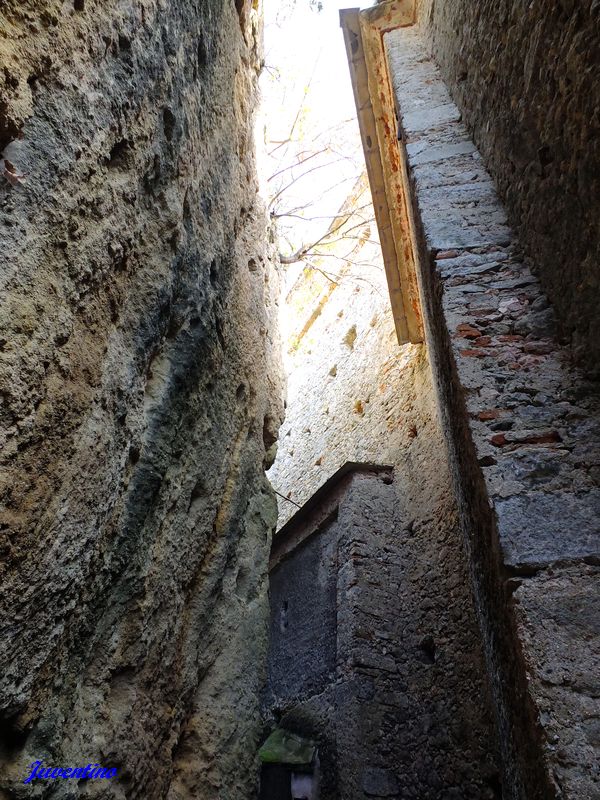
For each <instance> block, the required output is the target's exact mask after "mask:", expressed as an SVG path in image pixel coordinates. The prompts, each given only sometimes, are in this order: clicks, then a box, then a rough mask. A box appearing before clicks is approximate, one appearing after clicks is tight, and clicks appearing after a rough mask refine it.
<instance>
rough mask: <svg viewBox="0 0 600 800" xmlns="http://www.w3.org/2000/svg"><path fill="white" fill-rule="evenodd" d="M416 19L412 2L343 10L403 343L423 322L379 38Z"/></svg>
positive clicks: (419, 336) (415, 338)
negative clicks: (365, 9)
mask: <svg viewBox="0 0 600 800" xmlns="http://www.w3.org/2000/svg"><path fill="white" fill-rule="evenodd" d="M413 21H414V4H413V2H412V0H398V1H397V2H392V3H385V4H382V5H381V6H375V7H374V8H373V9H369V10H368V11H366V12H362V13H361V12H360V10H359V9H358V8H352V9H344V10H342V11H340V24H341V26H342V29H343V32H344V41H345V43H346V53H347V56H348V65H349V68H350V78H351V81H352V89H353V92H354V100H355V103H356V111H357V117H358V124H359V128H360V134H361V139H362V144H363V151H364V154H365V162H366V167H367V175H368V177H369V183H370V186H371V194H372V197H373V207H374V211H375V219H376V221H377V228H378V230H379V239H380V242H381V250H382V254H383V261H384V266H385V272H386V277H387V282H388V289H389V293H390V302H391V306H392V313H393V316H394V322H395V326H396V334H397V336H398V341H399V342H400V344H405V343H407V342H422V341H423V326H422V321H421V313H420V303H419V293H418V288H417V282H416V275H415V259H414V256H413V252H414V248H413V241H412V236H411V230H410V222H409V219H408V212H407V204H406V199H405V192H404V188H403V185H402V178H401V175H402V173H401V170H400V161H399V155H398V145H397V141H396V125H395V119H394V106H393V101H392V94H391V89H390V86H389V81H388V78H387V70H386V64H385V55H384V51H383V44H382V40H381V37H382V35H383V33H384V32H385V30H389V29H390V28H394V27H398V25H402V24H404V25H408V24H412V23H413ZM365 45H366V47H365ZM367 48H368V51H367ZM390 114H391V119H390ZM382 154H383V157H382ZM396 172H397V175H396V174H395V173H396Z"/></svg>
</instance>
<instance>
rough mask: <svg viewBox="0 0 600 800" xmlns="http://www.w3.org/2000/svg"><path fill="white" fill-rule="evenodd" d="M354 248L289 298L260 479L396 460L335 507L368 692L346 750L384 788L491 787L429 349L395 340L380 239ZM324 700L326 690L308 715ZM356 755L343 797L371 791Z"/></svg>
mask: <svg viewBox="0 0 600 800" xmlns="http://www.w3.org/2000/svg"><path fill="white" fill-rule="evenodd" d="M353 261H354V264H352V265H348V266H347V271H345V272H343V277H342V278H341V279H340V281H339V284H338V285H336V286H333V287H332V285H331V284H330V283H329V282H328V281H327V280H326V279H325V278H323V277H322V276H319V275H318V274H317V275H315V274H314V273H313V274H310V273H308V274H305V275H303V276H302V278H301V279H300V280H299V281H298V283H297V284H296V285H295V287H294V288H293V289H292V291H291V292H290V294H289V296H288V297H287V300H286V305H285V316H286V317H287V319H288V320H293V321H294V324H292V325H291V330H290V332H289V339H288V345H289V346H290V349H291V352H290V355H289V361H290V371H289V379H288V397H287V411H286V419H285V421H284V423H283V426H282V428H281V432H280V440H279V451H278V454H277V459H276V461H275V464H274V466H273V468H272V469H271V470H270V473H269V477H270V479H271V480H272V482H273V485H274V487H275V489H277V490H278V491H279V492H280V493H281V494H283V495H285V496H289V497H290V498H291V499H293V500H294V501H295V502H296V503H299V504H303V503H304V502H305V501H306V500H308V499H309V497H311V496H312V495H313V494H314V493H315V492H316V490H317V489H318V488H319V487H320V486H321V485H322V484H323V483H324V482H325V481H326V480H327V479H328V478H330V477H331V476H332V475H333V474H334V473H335V472H336V471H337V470H338V469H339V468H340V467H341V466H342V465H343V464H344V463H345V462H346V461H357V462H372V463H376V464H389V465H390V466H393V467H394V482H393V484H392V486H391V487H390V486H387V487H384V489H385V493H386V497H385V503H384V502H383V500H384V498H383V497H379V495H372V496H371V497H361V499H360V502H358V501H357V504H358V505H357V508H356V509H355V510H354V511H352V509H351V508H349V509H348V511H347V513H346V514H345V515H342V514H341V515H340V520H341V521H340V525H341V526H342V530H343V531H346V532H349V533H348V553H347V554H345V555H344V556H343V557H342V559H343V561H346V560H349V559H353V560H354V562H355V563H354V564H353V568H356V577H355V582H354V584H353V588H352V592H353V593H355V594H357V604H356V608H355V610H354V612H353V613H355V614H356V623H355V624H354V625H353V626H352V630H353V631H354V630H355V629H360V631H362V633H361V632H360V631H359V633H358V634H357V638H355V639H354V641H353V643H352V647H353V648H354V650H353V652H355V653H357V652H359V651H360V652H361V656H362V657H363V658H364V659H370V661H369V663H370V668H369V667H367V668H366V672H367V673H368V672H369V669H370V670H371V672H370V674H369V675H365V676H363V679H364V683H365V684H369V685H367V686H366V688H365V689H364V691H366V693H367V694H364V693H362V694H360V695H356V696H355V698H354V700H353V702H354V703H355V705H352V703H350V704H347V706H346V707H347V708H350V707H352V714H351V715H350V716H349V717H348V720H347V725H346V727H347V731H346V732H345V733H344V736H345V737H346V738H345V744H344V745H343V747H342V748H341V749H342V750H343V751H344V753H346V754H352V753H354V752H356V753H358V752H362V750H361V749H360V748H362V746H363V743H365V742H368V747H369V748H370V752H371V753H373V752H377V753H378V756H379V763H373V762H371V763H370V766H371V767H373V769H374V772H373V774H372V777H373V780H374V781H376V780H377V777H378V776H379V777H381V780H382V781H383V780H384V778H383V777H382V776H381V775H379V773H378V772H377V770H378V769H379V768H382V767H383V765H384V764H387V768H388V769H390V770H391V773H392V775H393V777H394V781H395V782H394V783H393V790H392V791H390V792H389V794H388V795H387V796H390V797H399V796H402V797H406V798H415V800H417V798H418V800H425V799H426V798H428V799H430V800H433V799H434V798H442V797H448V798H450V797H456V798H459V797H460V798H463V797H464V798H467V797H469V798H473V800H475V799H477V800H480V799H481V798H490V799H491V798H494V797H496V796H498V795H497V792H499V784H498V772H497V768H496V766H495V745H494V736H493V730H492V724H491V719H490V713H489V711H488V709H489V706H488V694H487V688H486V684H485V677H484V669H483V662H482V651H481V643H480V639H479V633H478V629H477V623H476V617H475V611H474V607H473V600H472V596H471V593H470V590H469V580H468V572H467V566H466V560H465V557H464V553H463V549H462V540H461V536H460V532H459V528H458V523H457V519H456V508H455V505H454V501H453V497H452V491H451V487H450V477H449V473H448V467H447V459H446V452H445V448H444V443H443V440H442V438H441V431H440V428H439V424H438V418H437V413H436V407H435V393H434V389H433V386H432V382H431V372H430V369H429V364H428V361H427V357H426V352H425V349H424V348H423V347H422V346H414V345H407V346H405V347H402V348H401V347H399V345H398V343H397V339H396V335H395V331H394V322H393V319H392V316H391V312H390V307H389V297H388V293H387V287H386V284H385V276H384V272H383V267H382V264H381V254H380V251H379V252H378V248H377V245H376V243H375V244H369V243H367V244H365V246H364V248H363V250H362V251H361V252H360V253H359V254H357V255H355V256H354V258H353ZM327 268H328V269H330V270H331V266H330V265H329V263H328V264H327ZM338 271H339V270H338ZM309 322H310V324H308V323H309ZM299 332H303V333H302V335H300V333H299ZM390 492H391V493H392V495H393V498H392V499H390V497H389V493H390ZM390 508H392V509H393V513H388V511H389V509H390ZM280 509H281V519H282V521H285V520H286V519H287V518H288V517H289V516H291V514H293V513H294V511H295V510H296V508H295V507H294V506H292V505H291V504H290V503H289V502H286V501H285V500H281V501H280ZM360 509H364V516H361V513H362V512H361V511H360ZM365 541H366V542H367V543H368V542H369V541H371V543H376V544H375V545H374V547H373V549H370V547H369V545H368V544H366V545H364V547H363V544H362V543H363V542H365ZM363 549H364V551H365V552H366V553H368V557H365V559H364V566H363V567H360V566H356V564H358V563H359V561H360V559H361V553H362V551H363ZM350 551H352V553H350ZM374 587H376V588H374ZM390 587H393V588H392V589H391V590H390ZM369 590H372V591H373V594H372V595H371V596H372V597H375V598H378V601H375V602H374V603H373V605H374V606H376V607H373V608H371V607H370V606H369V605H368V602H367V599H366V598H367V596H368V593H369ZM360 597H362V598H364V608H361V602H362V601H361V600H360ZM369 602H370V601H369ZM378 633H379V634H381V635H380V636H378V635H377V634H378ZM361 637H362V639H363V640H362V641H361ZM370 681H372V683H370ZM347 686H348V687H350V684H347ZM350 688H351V687H350ZM355 688H356V687H355ZM369 693H371V694H369ZM356 698H358V699H356ZM351 699H352V698H351ZM356 703H358V706H356ZM326 707H327V704H326V702H323V701H322V700H321V701H320V702H317V703H315V704H314V708H313V713H314V714H315V716H316V717H317V718H318V715H319V713H321V715H323V714H325V713H326V712H325V711H324V709H326ZM361 709H362V711H361ZM361 714H362V717H361V716H360V715H361ZM352 715H354V716H352ZM359 718H360V719H359ZM357 720H359V721H360V724H358V722H357ZM345 724H346V723H344V722H343V720H341V719H340V720H338V725H340V727H341V728H342V729H343V728H344V725H345ZM363 740H364V741H363ZM347 759H348V760H347V761H346V762H345V763H346V764H348V763H349V761H350V755H347ZM382 762H383V763H382ZM357 764H360V758H358V759H355V764H354V767H353V768H352V770H351V771H349V772H348V774H346V775H345V776H341V777H340V785H339V790H340V795H339V796H340V797H341V798H346V797H355V796H356V797H364V796H366V795H369V794H370V795H375V796H379V795H378V789H376V788H375V786H374V784H370V783H368V782H367V785H366V788H364V785H363V781H362V778H361V775H360V774H359V771H358V770H357ZM386 775H387V773H386ZM388 778H389V775H387V777H386V778H385V780H387V779H388ZM390 780H391V778H390ZM382 785H383V784H381V783H380V784H378V786H379V788H381V786H382ZM391 785H392V784H390V786H391ZM388 788H389V787H388ZM332 796H336V795H332Z"/></svg>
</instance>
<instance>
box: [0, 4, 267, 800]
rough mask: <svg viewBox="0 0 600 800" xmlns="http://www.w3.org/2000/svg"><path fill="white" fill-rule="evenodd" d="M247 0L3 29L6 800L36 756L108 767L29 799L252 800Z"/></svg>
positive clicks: (259, 540)
mask: <svg viewBox="0 0 600 800" xmlns="http://www.w3.org/2000/svg"><path fill="white" fill-rule="evenodd" d="M236 5H237V6H238V7H239V13H238V11H236V6H235V5H234V3H233V0H231V1H230V2H229V1H228V2H223V1H222V0H202V2H186V3H168V2H164V0H127V1H125V2H123V0H102V1H100V0H74V2H62V0H61V1H60V2H59V0H44V2H40V0H35V2H34V0H29V1H28V2H20V1H19V2H16V0H14V2H13V0H8V2H4V3H3V4H2V6H1V8H0V57H1V60H2V64H3V72H2V76H1V77H0V138H1V145H2V147H4V148H5V150H4V152H5V155H6V156H7V157H9V158H10V161H11V162H12V163H13V164H14V165H15V167H16V168H18V170H19V171H21V172H26V173H27V177H26V180H25V181H24V182H22V183H17V185H11V183H10V182H9V181H7V180H5V179H4V178H0V215H1V221H2V240H3V259H2V270H1V279H2V297H3V301H2V309H1V315H2V320H1V333H2V338H1V340H0V350H1V352H0V396H1V401H2V409H1V433H2V447H3V451H2V479H1V490H0V494H1V502H2V506H1V517H0V520H1V521H0V541H1V552H2V567H1V569H2V577H1V590H0V592H1V594H0V631H1V633H0V709H1V712H0V713H1V719H2V727H1V730H0V776H1V777H0V797H2V798H9V797H11V798H12V797H15V798H16V797H30V796H33V794H32V793H35V792H38V794H39V791H38V789H35V788H32V786H33V785H28V786H24V785H23V784H22V781H23V778H24V777H25V776H26V775H27V774H28V773H29V770H28V769H27V766H28V765H29V764H31V762H33V761H35V760H38V759H43V761H44V762H45V764H46V765H47V766H55V767H69V766H85V765H86V764H88V763H90V762H91V763H95V762H99V763H101V764H105V765H110V766H115V767H117V769H118V778H117V779H116V780H112V781H101V784H102V786H99V784H98V783H97V782H94V781H91V782H90V781H88V782H85V781H84V782H79V783H77V782H76V781H49V782H48V783H47V784H45V788H44V792H43V796H44V797H54V796H58V795H59V794H60V796H61V797H67V796H68V797H79V796H82V797H88V796H90V797H91V796H95V797H96V796H98V797H99V796H102V797H111V798H112V797H114V798H123V797H128V798H156V799H158V798H166V797H168V798H170V800H175V798H188V797H217V796H218V797H219V798H221V800H228V799H229V798H245V797H248V796H250V795H251V794H252V791H253V790H254V781H255V777H256V771H255V762H254V759H255V744H256V736H257V727H256V726H257V703H258V700H257V696H258V689H259V686H260V685H261V683H262V680H263V678H264V674H263V673H264V658H265V650H266V622H267V602H266V575H265V572H266V563H267V556H268V547H269V538H270V537H269V534H270V530H271V529H272V527H273V526H274V524H275V503H274V500H273V496H272V493H271V490H270V488H269V486H268V484H267V482H266V479H265V477H264V472H263V460H264V457H265V450H266V448H268V447H269V446H271V444H272V441H273V439H274V437H275V431H276V427H277V424H278V420H279V417H280V411H281V409H280V399H279V395H280V374H279V369H278V365H277V359H276V357H275V355H274V352H275V342H274V339H273V336H274V334H273V330H274V326H273V312H274V310H275V309H274V303H275V300H274V297H275V287H274V284H273V281H274V278H273V273H272V271H271V268H270V265H269V262H268V259H267V257H266V253H265V247H264V244H263V243H264V241H265V239H266V237H265V218H264V213H263V210H262V209H261V206H260V203H258V202H257V195H256V191H257V189H256V182H255V177H254V163H253V153H252V141H251V111H252V108H253V106H254V104H255V95H254V85H255V79H256V73H257V69H258V61H259V53H258V44H257V38H258V33H259V32H258V30H257V21H256V19H255V15H254V12H251V11H250V10H249V7H248V4H247V3H245V4H242V3H237V4H236ZM18 136H21V137H22V138H20V139H19V138H18ZM65 792H66V793H65ZM38 794H36V795H35V796H38ZM40 796H41V795H40Z"/></svg>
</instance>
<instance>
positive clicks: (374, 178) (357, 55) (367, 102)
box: [340, 8, 410, 344]
mask: <svg viewBox="0 0 600 800" xmlns="http://www.w3.org/2000/svg"><path fill="white" fill-rule="evenodd" d="M340 24H341V26H342V29H343V32H344V41H345V44H346V53H347V56H348V65H349V68H350V79H351V81H352V89H353V92H354V101H355V103H356V113H357V117H358V125H359V128H360V135H361V139H362V144H363V151H364V154H365V163H366V167H367V175H368V177H369V183H370V185H371V195H372V198H373V209H374V212H375V219H376V221H377V229H378V231H379V241H380V243H381V251H382V253H383V263H384V266H385V274H386V277H387V282H388V289H389V293H390V302H391V306H392V313H393V316H394V324H395V326H396V335H397V337H398V342H399V343H400V344H406V343H407V342H409V341H410V336H409V330H408V324H407V319H406V310H405V307H404V298H403V295H402V286H401V284H400V273H399V271H398V263H397V255H396V245H395V242H394V237H393V233H392V222H391V219H390V213H389V208H388V201H387V196H386V193H385V182H384V177H383V166H382V163H381V154H380V151H379V143H378V139H377V129H376V126H375V118H374V116H373V108H372V105H371V97H370V95H369V85H368V75H367V67H366V62H365V56H364V51H363V45H362V33H361V28H360V9H358V8H351V9H344V10H342V11H340Z"/></svg>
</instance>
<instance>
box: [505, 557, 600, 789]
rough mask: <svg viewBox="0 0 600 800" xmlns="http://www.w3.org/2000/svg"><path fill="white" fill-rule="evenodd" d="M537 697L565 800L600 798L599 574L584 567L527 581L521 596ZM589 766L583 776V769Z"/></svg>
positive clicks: (519, 616) (521, 615)
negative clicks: (599, 756)
mask: <svg viewBox="0 0 600 800" xmlns="http://www.w3.org/2000/svg"><path fill="white" fill-rule="evenodd" d="M514 597H515V602H516V604H517V605H516V613H517V619H518V623H519V632H520V635H521V637H522V639H523V641H524V642H525V644H526V652H527V662H528V667H529V673H530V676H531V683H530V686H531V692H532V694H533V695H534V697H535V699H536V703H537V706H538V708H539V709H540V718H541V721H542V724H543V725H544V728H545V729H546V732H547V736H546V738H545V742H544V745H545V748H546V751H547V758H548V761H549V763H550V764H551V765H552V770H553V774H554V778H555V780H556V783H557V785H558V787H559V790H560V791H559V796H560V795H561V794H562V796H564V797H574V798H578V800H579V798H586V800H587V799H588V798H589V800H596V798H598V797H600V763H599V762H598V748H599V747H600V674H599V673H598V663H599V662H600V574H599V570H598V568H597V567H593V566H583V565H582V566H578V567H570V568H568V569H564V570H557V571H552V572H547V573H543V574H541V575H539V576H538V577H536V578H533V579H531V580H527V581H523V583H522V584H521V586H520V587H519V588H518V589H517V591H516V592H515V595H514ZM582 764H584V765H585V766H586V770H585V772H583V771H582V769H581V765H582Z"/></svg>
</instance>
